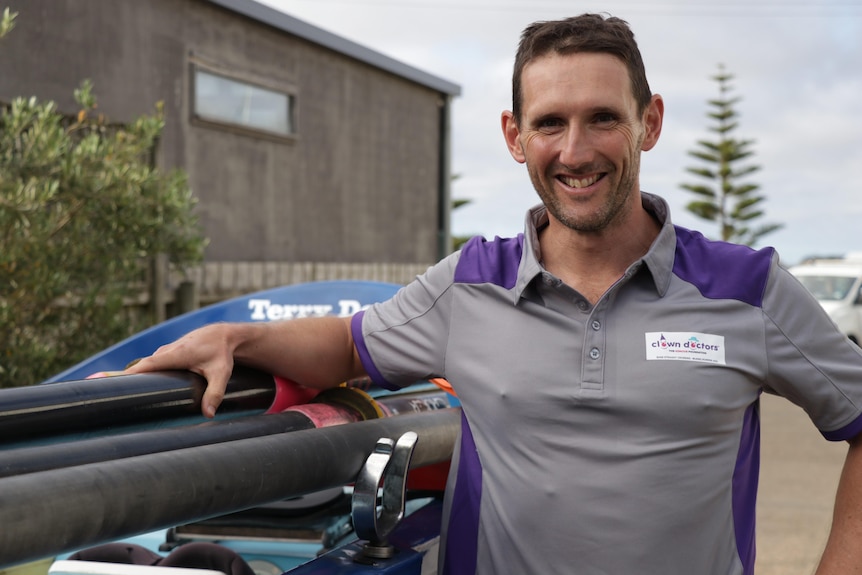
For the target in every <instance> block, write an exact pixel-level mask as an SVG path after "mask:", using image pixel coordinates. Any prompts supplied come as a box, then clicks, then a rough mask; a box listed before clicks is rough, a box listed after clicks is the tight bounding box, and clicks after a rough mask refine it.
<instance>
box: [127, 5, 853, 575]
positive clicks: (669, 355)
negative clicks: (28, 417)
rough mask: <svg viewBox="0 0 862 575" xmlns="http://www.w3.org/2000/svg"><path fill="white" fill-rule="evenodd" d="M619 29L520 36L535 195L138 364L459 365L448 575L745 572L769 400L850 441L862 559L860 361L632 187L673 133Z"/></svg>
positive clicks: (518, 135) (756, 276) (846, 505)
mask: <svg viewBox="0 0 862 575" xmlns="http://www.w3.org/2000/svg"><path fill="white" fill-rule="evenodd" d="M663 115H664V104H663V101H662V98H661V97H660V96H658V95H653V94H652V93H651V92H650V89H649V86H648V84H647V81H646V76H645V72H644V69H643V63H642V61H641V56H640V53H639V51H638V48H637V45H636V43H635V41H634V36H633V35H632V33H631V31H630V30H629V28H628V26H627V24H626V23H625V22H623V21H622V20H619V19H616V18H607V19H605V18H603V17H601V16H597V15H583V16H580V17H577V18H572V19H567V20H564V21H559V22H547V23H536V24H534V25H532V26H530V27H528V28H527V29H526V30H525V31H524V33H523V36H522V38H521V43H520V46H519V50H518V55H517V58H516V63H515V72H514V76H513V109H512V111H511V112H504V113H503V116H502V127H503V133H504V136H505V139H506V143H507V145H508V148H509V151H510V153H511V154H512V156H513V158H514V159H515V160H516V161H518V162H521V163H525V164H526V166H527V169H528V171H529V174H530V178H531V180H532V182H533V185H534V186H535V188H536V190H537V192H538V193H539V196H540V198H541V199H542V205H540V206H538V207H535V208H533V209H532V210H530V212H529V214H528V216H527V227H526V232H525V234H524V235H521V236H518V237H516V238H512V239H496V240H495V241H493V242H487V241H485V240H483V239H481V238H474V239H473V240H471V241H470V242H469V243H468V244H467V245H466V246H465V247H464V249H463V250H461V251H460V252H459V253H456V254H454V255H452V256H450V257H448V258H447V259H445V260H443V261H442V262H440V263H439V264H438V265H436V266H434V267H433V268H431V269H430V270H429V271H428V272H427V273H426V274H424V275H423V276H422V277H420V278H418V279H417V280H416V281H415V282H413V283H412V284H411V285H409V286H407V287H406V288H404V289H403V290H401V291H400V292H399V293H398V294H397V295H396V296H395V297H394V298H393V299H392V300H391V301H389V302H385V303H382V304H378V305H376V306H373V307H372V308H370V309H368V310H366V311H365V312H360V313H359V314H357V315H356V316H354V317H352V318H347V319H342V318H320V319H308V320H294V321H290V322H285V323H268V324H254V325H251V324H242V325H224V324H221V325H213V326H209V327H206V328H204V329H203V330H200V331H198V332H193V333H192V334H190V335H188V336H186V337H185V338H183V339H181V340H179V341H178V342H176V343H174V344H172V345H169V346H166V347H165V348H163V349H160V350H159V351H158V352H157V353H156V354H155V355H154V356H153V357H150V358H147V359H144V360H143V361H141V362H140V363H139V364H138V365H137V366H135V367H134V368H132V369H133V371H143V370H155V369H166V368H188V369H192V370H194V371H196V372H198V373H201V374H202V375H204V376H205V377H206V378H207V379H208V381H209V388H208V390H207V392H206V395H205V398H204V409H205V412H206V413H207V414H208V415H210V416H211V415H212V414H213V413H214V410H215V408H216V406H217V405H218V403H219V401H220V398H221V395H222V394H223V391H224V386H225V381H226V379H227V376H228V374H229V373H230V371H231V369H232V366H233V362H234V361H236V362H240V363H245V364H251V365H254V366H256V367H259V368H262V369H265V370H268V371H271V372H273V373H277V374H279V375H282V376H285V377H288V378H291V379H293V380H296V381H299V382H301V383H303V384H305V385H309V386H314V387H327V386H332V385H335V384H338V383H339V382H341V381H345V380H347V379H350V378H353V377H357V376H361V375H365V374H367V375H369V376H371V377H372V378H373V379H374V380H375V381H377V382H378V383H380V384H382V385H392V386H397V385H399V384H405V383H409V382H412V381H415V380H416V379H417V378H430V377H445V378H447V379H448V380H449V381H450V382H451V383H452V384H453V386H454V387H455V389H456V391H457V393H458V395H459V398H460V400H461V402H462V405H463V422H462V437H461V441H460V444H459V446H458V449H457V450H456V454H455V457H454V459H453V463H454V465H453V469H452V474H451V476H450V481H449V485H448V489H447V497H446V508H447V511H446V517H445V519H444V525H443V531H444V537H443V544H442V550H441V571H442V572H444V573H449V574H462V573H483V574H501V573H518V574H523V573H543V574H545V573H576V574H609V575H624V574H625V575H627V574H631V573H639V574H641V573H642V574H656V575H658V574H662V575H666V574H680V575H731V574H733V575H739V574H746V575H749V574H751V573H753V570H754V512H755V504H754V502H755V495H756V488H757V470H758V457H759V453H758V437H759V428H758V425H759V422H758V405H759V404H758V398H759V396H760V394H761V393H762V392H763V391H768V392H774V393H778V394H781V395H784V396H786V397H788V398H789V399H791V400H793V401H794V402H796V403H798V404H800V405H801V406H803V407H804V408H805V409H806V411H807V412H808V413H809V414H810V416H811V418H812V419H813V420H814V422H815V423H816V424H817V426H818V427H819V429H820V430H821V431H822V432H823V434H824V435H826V436H827V437H828V438H829V439H833V440H850V441H851V444H850V445H851V447H850V450H849V454H848V459H847V463H846V468H845V473H844V476H843V478H842V482H841V486H840V488H839V494H838V500H837V503H836V514H835V520H834V525H833V529H832V534H831V537H830V541H829V545H828V548H827V550H826V552H825V554H824V558H823V560H822V564H821V566H820V570H819V571H818V574H820V575H827V574H838V573H841V574H845V575H846V574H848V573H860V572H862V561H860V560H859V559H857V558H856V557H858V555H859V548H860V546H862V545H860V543H859V541H860V535H862V527H860V523H862V502H860V498H862V489H860V486H859V481H860V479H859V478H860V477H862V456H860V455H859V454H860V453H862V452H860V450H859V448H858V444H859V441H858V440H857V439H856V436H857V434H858V432H859V431H860V430H862V417H860V414H862V355H860V352H859V350H858V349H857V348H856V347H855V346H853V345H852V344H851V343H850V342H849V341H847V339H846V338H844V337H843V336H842V335H841V334H840V333H838V332H837V330H836V329H835V328H834V327H833V326H832V325H831V323H830V321H829V320H828V318H827V317H826V316H825V315H824V314H823V313H822V311H821V310H820V308H819V306H818V305H817V304H816V302H815V301H814V300H813V299H812V298H811V297H810V296H809V295H808V294H807V293H806V292H805V290H804V289H803V288H802V287H801V286H800V285H799V284H798V283H797V282H795V281H794V280H793V279H792V277H791V276H790V275H789V274H788V273H787V272H786V271H784V270H783V269H782V268H780V267H779V265H778V257H777V255H776V254H775V253H774V252H773V250H771V249H766V250H762V251H757V252H755V251H753V250H751V249H749V248H746V247H741V246H734V245H730V244H725V243H719V242H709V241H707V240H705V239H704V238H703V237H702V236H701V235H699V234H697V233H694V232H691V231H689V230H685V229H682V228H677V227H674V226H673V225H672V224H671V222H670V216H669V214H668V208H667V204H666V203H665V202H664V201H663V200H661V199H660V198H658V197H657V196H653V195H650V194H645V193H641V191H640V183H639V162H640V154H641V151H646V150H650V149H651V148H652V147H653V146H654V145H655V144H656V142H657V141H658V138H659V135H660V133H661V127H662V118H663Z"/></svg>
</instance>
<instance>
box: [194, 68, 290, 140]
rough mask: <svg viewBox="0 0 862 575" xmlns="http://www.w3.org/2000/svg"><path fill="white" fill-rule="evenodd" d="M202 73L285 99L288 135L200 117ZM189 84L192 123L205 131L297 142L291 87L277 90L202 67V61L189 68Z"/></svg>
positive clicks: (273, 84)
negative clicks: (208, 128)
mask: <svg viewBox="0 0 862 575" xmlns="http://www.w3.org/2000/svg"><path fill="white" fill-rule="evenodd" d="M199 73H203V74H207V75H209V76H215V77H217V78H219V79H221V80H225V81H228V82H232V83H235V84H238V85H243V86H247V87H250V88H253V89H258V90H264V91H267V92H272V93H275V94H277V95H281V96H284V97H285V98H286V104H287V106H288V109H287V118H286V120H287V129H288V132H281V131H278V130H270V129H266V128H264V127H261V126H256V125H254V124H245V123H242V122H235V121H232V120H231V119H229V118H227V117H223V118H220V117H218V116H217V115H212V114H201V113H200V112H199V109H198V82H199V80H198V74H199ZM189 84H190V90H189V93H190V101H189V113H190V116H191V123H192V124H194V125H200V126H204V127H210V128H217V129H221V130H224V131H228V132H233V133H239V134H243V135H247V136H254V137H258V138H259V137H264V138H266V139H274V140H278V141H294V140H296V139H297V138H298V135H299V134H298V129H297V107H298V106H297V101H298V98H297V90H296V89H295V88H293V87H292V86H291V87H288V86H284V85H282V86H278V85H276V84H275V83H273V82H265V81H260V80H258V79H256V78H249V77H248V75H245V74H241V73H236V72H228V71H225V70H224V69H223V68H220V67H216V66H211V65H206V64H202V63H201V62H199V61H194V60H193V61H191V62H190V65H189Z"/></svg>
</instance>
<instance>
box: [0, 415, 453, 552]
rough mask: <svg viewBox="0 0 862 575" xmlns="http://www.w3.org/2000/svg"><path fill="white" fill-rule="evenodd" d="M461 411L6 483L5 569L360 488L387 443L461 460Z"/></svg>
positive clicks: (423, 460) (0, 513)
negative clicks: (409, 442)
mask: <svg viewBox="0 0 862 575" xmlns="http://www.w3.org/2000/svg"><path fill="white" fill-rule="evenodd" d="M459 423H460V410H459V409H452V408H450V409H445V410H440V411H428V412H424V413H417V414H408V415H402V416H398V417H387V418H383V419H374V420H369V421H362V422H359V423H353V424H349V425H337V426H334V427H326V428H322V429H309V430H304V431H297V432H294V433H282V434H278V435H270V436H266V437H257V438H252V439H241V440H237V441H229V442H226V443H219V444H214V445H204V446H200V447H195V448H191V449H179V450H174V451H165V452H159V453H154V454H150V455H142V456H139V457H130V458H127V459H120V460H116V461H106V462H101V463H92V464H89V465H80V466H75V467H65V468H61V469H57V470H52V471H43V472H39V473H29V474H26V475H16V476H14V477H7V478H4V479H0V526H2V527H0V567H6V566H11V565H16V564H19V563H23V562H26V561H32V560H36V559H40V558H44V557H50V556H54V555H57V554H60V553H64V552H68V551H72V550H75V549H79V548H82V547H87V546H90V545H96V544H99V543H104V542H106V541H110V540H113V539H118V538H122V537H128V536H131V535H135V534H138V533H146V532H149V531H155V530H157V529H163V528H167V527H170V526H174V525H180V524H184V523H188V522H192V521H199V520H202V519H206V518H209V517H214V516H217V515H224V514H227V513H232V512H235V511H240V510H242V509H248V508H250V507H254V506H258V505H263V504H266V503H271V502H274V501H278V500H281V499H286V498H288V497H295V496H299V495H304V494H307V493H311V492H314V491H318V490H322V489H327V488H331V487H337V486H340V485H344V484H346V483H350V482H352V481H353V480H354V479H355V478H356V475H357V473H358V472H359V470H360V469H361V467H362V465H363V463H364V461H365V459H366V458H367V456H368V455H369V454H370V453H371V452H372V451H373V450H374V447H375V445H376V443H377V440H378V439H379V438H381V437H391V438H393V439H397V438H398V437H400V436H401V435H402V434H403V433H405V432H407V431H414V432H416V433H417V434H418V435H419V442H418V444H417V446H416V450H415V452H414V456H413V459H412V464H411V467H421V466H424V465H428V464H431V463H438V462H440V461H445V460H447V459H449V458H450V457H451V454H452V448H453V445H454V442H455V439H456V437H457V434H458V430H459Z"/></svg>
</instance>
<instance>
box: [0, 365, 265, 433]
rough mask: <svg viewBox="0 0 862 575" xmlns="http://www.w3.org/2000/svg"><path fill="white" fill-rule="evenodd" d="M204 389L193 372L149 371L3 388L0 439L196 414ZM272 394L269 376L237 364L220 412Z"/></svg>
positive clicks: (256, 406) (246, 407)
mask: <svg viewBox="0 0 862 575" xmlns="http://www.w3.org/2000/svg"><path fill="white" fill-rule="evenodd" d="M205 388H206V381H205V380H204V378H203V377H201V376H199V375H196V374H194V373H191V372H185V371H182V372H180V371H172V372H153V373H146V374H140V375H120V376H115V377H106V378H100V379H86V380H77V381H64V382H59V383H48V384H44V385H32V386H29V387H15V388H10V389H4V390H2V394H0V442H3V443H9V442H20V441H27V440H31V439H34V438H39V437H45V436H49V435H57V434H70V433H76V432H82V431H92V430H95V429H104V428H111V427H116V426H128V425H133V424H140V423H146V422H150V421H162V422H164V421H166V420H170V419H175V418H182V417H197V416H200V418H201V420H203V416H201V415H200V410H201V407H200V406H201V397H202V396H203V391H204V389H205ZM274 398H275V382H274V380H273V378H272V376H270V375H267V374H265V373H263V372H261V371H257V370H254V369H249V368H246V367H241V366H238V367H237V368H236V369H235V370H234V373H233V375H232V376H231V378H230V380H229V382H228V386H227V394H226V395H225V399H224V402H223V403H222V405H221V406H220V407H219V413H220V414H229V413H237V412H243V411H253V410H261V411H264V410H266V409H267V408H269V406H270V405H272V402H273V400H274Z"/></svg>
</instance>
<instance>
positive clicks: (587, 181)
mask: <svg viewBox="0 0 862 575" xmlns="http://www.w3.org/2000/svg"><path fill="white" fill-rule="evenodd" d="M601 178H602V174H595V175H593V176H590V177H588V178H575V177H572V176H559V177H558V179H559V180H560V181H561V182H563V183H564V184H566V185H567V186H569V187H570V188H575V189H581V188H586V187H589V186H592V185H593V184H595V183H596V182H598V181H599V180H600V179H601Z"/></svg>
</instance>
